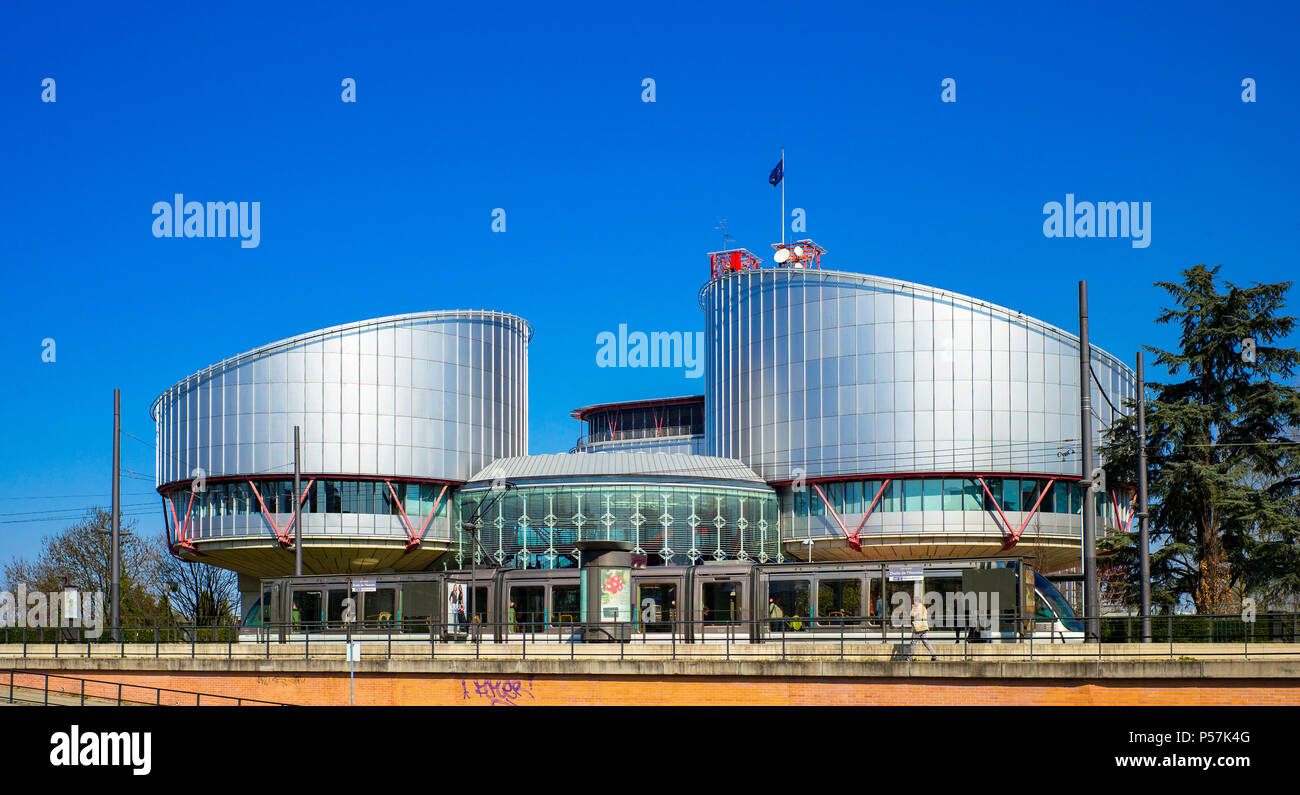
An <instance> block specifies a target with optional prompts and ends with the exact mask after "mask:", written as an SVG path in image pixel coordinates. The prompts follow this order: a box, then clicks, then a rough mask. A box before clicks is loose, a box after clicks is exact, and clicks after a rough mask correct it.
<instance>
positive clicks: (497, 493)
mask: <svg viewBox="0 0 1300 795" xmlns="http://www.w3.org/2000/svg"><path fill="white" fill-rule="evenodd" d="M514 487H515V484H513V483H511V482H510V481H508V480H503V481H501V485H500V487H498V486H496V485H495V484H494V485H493V486H492V491H493V492H494V496H493V498H492V499H490V500H483V501H482V502H480V503H479V504H478V506H477V507H476V508H475V509H474V513H472V514H470V517H469V518H468V519H466V520H465V521H463V522H461V523H460V527H461V530H463V531H465V532H468V533H469V537H470V548H469V622H470V631H471V632H473V633H474V642H475V643H478V642H479V632H478V600H477V598H476V595H477V592H478V552H479V543H478V531H479V528H481V527H482V526H483V516H484V515H485V514H486V513H487V510H488V509H489V508H491V507H492V506H493V505H496V503H497V501H498V500H500V499H501V495H503V494H505V493H506V492H507V491H510V490H512V489H513V488H514Z"/></svg>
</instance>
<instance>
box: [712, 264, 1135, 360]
mask: <svg viewBox="0 0 1300 795" xmlns="http://www.w3.org/2000/svg"><path fill="white" fill-rule="evenodd" d="M755 272H759V273H781V274H785V275H787V276H788V277H796V276H797V277H800V278H808V279H811V278H817V277H821V278H823V279H839V280H842V281H856V282H859V283H861V284H862V285H863V286H866V287H876V288H881V289H886V290H891V291H902V292H912V293H925V294H927V295H931V296H934V297H937V298H946V299H948V300H950V301H954V302H959V303H962V304H966V305H968V306H972V307H976V308H978V309H983V310H985V311H987V312H997V313H1001V314H1003V315H1005V316H1006V317H1007V318H1009V319H1012V320H1017V321H1021V322H1023V323H1025V324H1026V325H1029V326H1037V327H1038V328H1040V329H1043V330H1046V331H1051V332H1053V333H1055V334H1059V335H1061V336H1062V337H1064V338H1066V339H1070V340H1073V341H1074V342H1075V343H1076V344H1078V342H1079V335H1077V334H1071V333H1070V332H1068V331H1066V330H1065V329H1062V328H1059V327H1057V326H1053V325H1052V324H1051V323H1048V322H1046V321H1043V320H1039V319H1038V318H1036V317H1031V316H1029V315H1026V314H1025V313H1024V312H1020V311H1018V310H1015V309H1008V308H1007V307H1005V306H999V305H998V304H994V303H990V302H989V301H983V300H981V299H979V298H972V297H970V296H969V295H962V294H961V293H954V292H952V291H951V290H943V289H940V288H938V287H930V286H929V285H925V284H918V283H916V282H905V281H903V280H902V279H890V278H886V277H884V276H871V275H869V274H866V273H854V272H852V271H833V270H825V269H819V268H750V269H746V270H741V271H735V272H733V273H727V274H725V275H722V276H718V277H717V278H714V279H710V280H709V281H707V282H705V283H704V286H702V287H701V288H700V291H699V293H698V294H697V296H696V300H697V301H698V302H699V304H700V309H704V308H705V307H704V293H705V292H706V291H708V289H709V288H710V287H712V286H713V285H714V284H717V283H718V282H721V281H724V280H726V279H732V278H739V277H740V275H741V274H746V273H755ZM1089 347H1091V348H1092V352H1093V355H1094V356H1095V355H1097V354H1101V355H1102V356H1105V357H1106V358H1108V359H1110V360H1111V361H1112V362H1113V363H1114V364H1115V365H1118V366H1119V367H1122V368H1124V369H1125V370H1127V371H1129V372H1132V368H1131V367H1129V366H1128V365H1126V364H1125V363H1124V362H1122V361H1121V360H1119V359H1118V358H1116V357H1115V356H1114V355H1113V354H1111V353H1109V352H1108V351H1105V350H1103V349H1101V348H1099V347H1097V345H1096V343H1093V344H1092V345H1090V346H1089Z"/></svg>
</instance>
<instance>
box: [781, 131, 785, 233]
mask: <svg viewBox="0 0 1300 795" xmlns="http://www.w3.org/2000/svg"><path fill="white" fill-rule="evenodd" d="M781 245H783V246H784V245H785V147H784V146H783V147H781Z"/></svg>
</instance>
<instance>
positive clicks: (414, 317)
mask: <svg viewBox="0 0 1300 795" xmlns="http://www.w3.org/2000/svg"><path fill="white" fill-rule="evenodd" d="M457 319H465V320H505V321H512V322H518V323H520V324H522V325H523V327H524V343H525V344H527V343H529V342H531V341H532V339H533V326H532V324H531V323H529V322H528V321H527V320H524V319H523V318H522V317H519V316H518V315H512V314H510V313H509V312H497V311H495V310H491V309H444V310H434V311H429V312H408V313H407V314H404V315H388V316H387V317H377V318H372V319H370V320H358V321H355V322H352V323H343V324H342V325H338V326H330V327H329V328H323V329H319V330H317V331H309V332H307V333H305V334H299V335H297V336H295V337H289V338H287V339H282V340H280V341H278V342H272V343H268V344H266V345H262V346H259V347H257V348H254V349H252V350H251V351H245V352H244V353H240V354H237V355H235V356H231V357H229V358H227V359H222V360H221V361H219V362H217V363H216V364H210V365H208V366H207V367H204V368H203V369H202V370H199V371H198V372H196V373H193V374H191V375H188V376H186V377H185V378H182V379H181V380H179V381H177V382H176V383H174V384H172V385H171V386H169V387H167V388H166V389H164V390H163V392H162V394H161V395H159V396H158V397H156V398H154V401H153V403H152V404H151V405H150V406H149V416H150V417H152V418H153V419H155V420H156V419H158V403H159V401H161V400H162V399H163V398H164V397H165V396H166V395H167V393H168V392H170V391H172V390H173V389H175V388H177V387H179V386H181V385H183V384H186V383H188V382H190V381H194V380H196V379H197V380H202V379H203V378H205V377H208V376H211V375H213V374H215V373H217V372H220V371H222V370H225V369H227V368H230V367H234V366H236V365H239V364H242V363H244V362H246V361H248V360H250V359H255V358H258V357H259V356H265V355H266V354H268V353H274V352H275V351H277V350H281V349H284V348H292V347H293V346H295V345H300V344H302V343H304V342H310V341H311V340H315V339H320V338H322V337H329V336H332V335H335V334H342V333H344V332H348V331H360V330H362V329H367V328H374V327H376V326H393V325H398V324H401V323H409V322H412V321H420V320H457Z"/></svg>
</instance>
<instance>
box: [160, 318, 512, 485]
mask: <svg viewBox="0 0 1300 795" xmlns="http://www.w3.org/2000/svg"><path fill="white" fill-rule="evenodd" d="M531 336H532V329H531V327H530V326H529V325H528V323H527V322H526V321H524V320H523V319H521V318H518V317H515V316H513V315H508V314H504V313H500V312H488V311H451V312H425V313H417V314H411V315H399V316H394V317H388V318H381V319H377V320H367V321H362V322H360V323H353V324H348V325H344V326H336V327H333V328H329V329H324V330H322V331H317V332H312V333H310V334H304V335H301V336H298V337H294V338H291V339H287V340H283V341H281V342H277V343H274V344H271V345H267V346H264V347H262V348H258V349H256V350H253V351H249V352H248V353H244V354H241V355H239V356H235V357H232V358H230V359H227V360H225V361H223V362H220V363H218V364H215V365H212V366H210V367H207V368H205V369H203V370H201V371H200V372H198V373H195V374H194V375H192V376H190V377H189V378H186V379H184V380H183V381H181V382H179V383H177V384H175V385H174V386H172V387H171V388H170V389H168V390H167V391H166V392H164V393H163V394H162V395H161V396H159V398H158V399H157V400H156V401H155V402H154V405H153V408H152V410H151V413H152V415H153V417H154V420H155V421H156V423H157V434H158V455H157V474H156V482H157V483H158V484H159V485H163V484H168V483H176V482H181V481H186V480H189V479H190V478H191V477H192V476H193V475H194V473H195V470H196V469H199V468H201V469H202V470H203V471H204V473H205V474H206V475H207V476H208V477H209V478H213V477H222V476H247V475H262V474H287V473H291V472H292V471H293V446H292V441H293V437H292V434H293V431H292V429H293V426H294V425H299V426H301V428H302V442H303V445H302V450H303V464H302V469H303V471H304V472H306V473H316V474H329V475H335V476H348V475H357V476H371V477H373V476H382V477H390V478H426V479H427V478H433V479H439V480H449V481H465V480H468V479H469V477H470V476H471V475H472V474H473V473H474V472H477V471H478V470H480V469H482V468H483V467H484V466H485V465H487V463H488V462H490V461H492V460H494V459H497V458H501V457H506V456H514V455H522V454H523V453H525V452H526V451H527V449H528V424H527V409H528V400H527V387H528V342H529V339H530V338H531ZM449 374H450V375H451V376H452V377H451V378H450V379H449V378H448V377H447V376H448V375H449ZM413 381H414V382H416V384H417V385H418V384H423V386H422V387H421V394H420V397H419V398H418V399H413V397H412V394H411V392H412V388H411V385H412V382H413ZM395 448H396V449H399V450H400V449H403V448H405V450H406V452H403V453H400V454H398V453H396V452H395ZM381 450H383V451H385V453H384V455H380V451H381Z"/></svg>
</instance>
